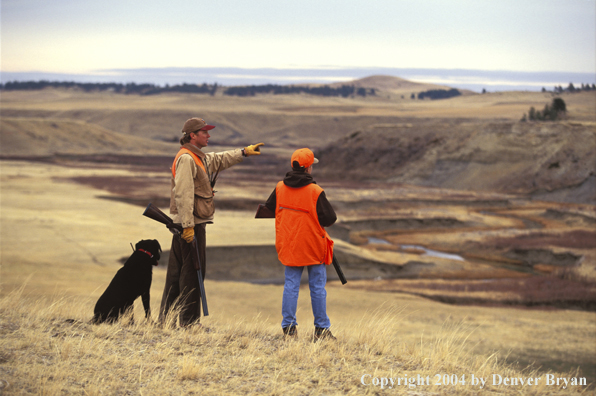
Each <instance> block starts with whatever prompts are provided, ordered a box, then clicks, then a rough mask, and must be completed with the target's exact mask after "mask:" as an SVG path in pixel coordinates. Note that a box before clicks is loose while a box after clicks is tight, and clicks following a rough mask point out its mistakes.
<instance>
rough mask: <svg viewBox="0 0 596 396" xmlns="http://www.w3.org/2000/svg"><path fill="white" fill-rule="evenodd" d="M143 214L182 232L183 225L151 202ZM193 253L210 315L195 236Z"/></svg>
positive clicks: (204, 300) (174, 231) (205, 308)
mask: <svg viewBox="0 0 596 396" xmlns="http://www.w3.org/2000/svg"><path fill="white" fill-rule="evenodd" d="M143 216H146V217H149V218H150V219H153V220H155V221H158V222H160V223H162V224H165V225H166V227H167V228H168V230H170V232H172V234H181V233H182V226H181V225H180V224H175V223H174V221H173V220H172V219H171V218H170V217H169V216H168V215H167V214H165V213H164V212H162V211H161V210H160V209H159V208H158V207H157V206H155V205H153V204H152V203H149V205H147V208H146V209H145V211H144V212H143ZM191 254H192V260H193V261H194V263H195V269H196V270H197V276H198V278H199V291H200V292H201V303H202V304H203V315H205V316H209V308H207V296H206V295H205V285H204V284H203V275H202V273H201V256H199V244H198V243H197V238H196V237H195V238H194V239H193V241H192V242H191Z"/></svg>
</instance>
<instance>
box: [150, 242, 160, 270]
mask: <svg viewBox="0 0 596 396" xmlns="http://www.w3.org/2000/svg"><path fill="white" fill-rule="evenodd" d="M151 242H152V245H153V250H152V253H153V256H154V257H155V265H157V260H159V259H160V257H161V254H160V253H161V245H160V244H159V242H158V241H157V239H154V240H152V241H151Z"/></svg>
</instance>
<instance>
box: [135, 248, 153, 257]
mask: <svg viewBox="0 0 596 396" xmlns="http://www.w3.org/2000/svg"><path fill="white" fill-rule="evenodd" d="M137 250H138V251H139V252H143V253H147V254H148V255H149V257H151V258H153V254H152V253H151V252H148V251H147V250H145V249H137Z"/></svg>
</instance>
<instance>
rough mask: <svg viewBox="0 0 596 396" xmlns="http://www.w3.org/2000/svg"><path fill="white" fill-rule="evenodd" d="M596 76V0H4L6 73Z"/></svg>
mask: <svg viewBox="0 0 596 396" xmlns="http://www.w3.org/2000/svg"><path fill="white" fill-rule="evenodd" d="M193 67H194V68H196V67H211V68H224V67H227V68H232V67H236V68H249V69H250V68H255V69H256V68H279V69H285V68H291V69H301V68H303V69H330V70H331V69H341V68H374V67H379V68H425V69H464V70H465V69H473V70H489V71H490V70H493V71H494V70H506V71H521V72H575V73H596V0H362V1H355V0H341V1H340V0H299V1H289V0H288V1H286V0H254V1H246V0H219V1H203V0H192V1H191V0H169V1H167V2H166V1H154V0H142V1H141V0H102V1H97V0H95V1H87V0H51V1H48V0H1V71H2V73H5V72H34V71H35V72H48V73H70V74H98V75H100V74H103V75H106V74H109V73H117V71H118V70H122V69H139V68H193Z"/></svg>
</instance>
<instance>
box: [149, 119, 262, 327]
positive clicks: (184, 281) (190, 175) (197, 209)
mask: <svg viewBox="0 0 596 396" xmlns="http://www.w3.org/2000/svg"><path fill="white" fill-rule="evenodd" d="M213 128H215V126H213V125H208V124H207V123H206V122H205V121H204V120H203V119H202V118H191V119H189V120H187V121H186V122H185V123H184V126H183V128H182V134H183V137H182V138H181V139H180V144H181V146H182V147H181V148H180V151H179V152H178V154H177V155H176V158H175V159H174V163H173V164H172V183H171V185H172V190H171V197H170V214H171V215H172V220H173V221H174V223H177V224H181V225H182V227H183V232H182V234H180V235H174V236H173V238H172V248H171V250H170V259H169V262H168V270H167V274H166V283H165V288H164V293H163V297H162V300H161V307H160V314H159V318H160V321H161V322H162V323H163V321H164V320H165V317H166V315H167V314H168V312H169V311H170V309H171V308H172V307H173V306H174V304H179V307H178V308H180V317H179V319H180V324H181V325H182V326H187V325H191V324H196V323H198V322H199V320H200V318H201V304H200V301H201V293H200V290H199V280H198V277H197V272H196V270H195V267H194V262H193V259H192V254H191V245H190V243H191V242H192V241H193V239H194V238H195V237H196V238H197V245H198V248H199V258H200V262H201V272H202V276H203V279H204V278H205V268H206V257H205V225H206V224H209V223H213V213H214V211H215V207H214V205H213V195H214V191H213V185H214V184H215V179H216V178H217V175H218V173H219V172H220V171H222V170H224V169H227V168H229V167H231V166H233V165H236V164H238V163H239V162H242V160H243V157H248V156H251V155H260V154H261V152H260V146H263V143H258V144H256V145H251V146H248V147H245V148H244V149H235V150H229V151H223V152H220V153H204V152H203V151H202V150H201V149H203V148H204V147H207V145H208V144H209V138H210V137H211V135H210V134H209V131H210V130H212V129H213Z"/></svg>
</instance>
